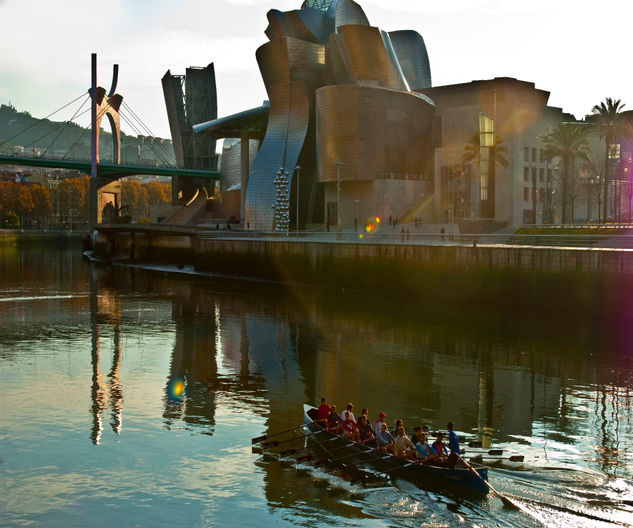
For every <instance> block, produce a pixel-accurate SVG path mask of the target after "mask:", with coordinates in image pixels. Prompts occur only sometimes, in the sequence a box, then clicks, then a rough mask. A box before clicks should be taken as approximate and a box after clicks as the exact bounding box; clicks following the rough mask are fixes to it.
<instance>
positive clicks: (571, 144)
mask: <svg viewBox="0 0 633 528" xmlns="http://www.w3.org/2000/svg"><path fill="white" fill-rule="evenodd" d="M588 132H589V129H588V128H587V127H586V126H584V125H581V124H579V123H561V124H559V125H558V127H557V128H555V129H554V130H552V131H551V132H550V133H549V134H548V135H547V136H545V137H544V138H543V146H544V148H543V157H544V158H545V159H547V160H548V161H551V160H552V159H553V158H559V159H560V162H561V166H562V167H561V182H562V189H561V191H562V197H561V199H562V202H563V203H562V213H563V223H566V222H567V202H568V201H569V196H568V195H569V176H570V169H571V167H572V165H573V163H574V161H575V160H576V159H580V160H582V161H584V162H587V163H589V161H590V154H591V150H590V148H589V142H588V141H587V133H588ZM572 221H573V219H572Z"/></svg>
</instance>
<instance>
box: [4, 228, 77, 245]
mask: <svg viewBox="0 0 633 528" xmlns="http://www.w3.org/2000/svg"><path fill="white" fill-rule="evenodd" d="M87 234H88V232H87V231H72V232H71V231H68V230H63V229H50V230H46V231H44V230H39V229H25V230H21V229H0V246H18V245H19V246H22V245H36V244H50V243H59V244H67V245H80V244H81V241H82V239H84V238H85V237H86V235H87Z"/></svg>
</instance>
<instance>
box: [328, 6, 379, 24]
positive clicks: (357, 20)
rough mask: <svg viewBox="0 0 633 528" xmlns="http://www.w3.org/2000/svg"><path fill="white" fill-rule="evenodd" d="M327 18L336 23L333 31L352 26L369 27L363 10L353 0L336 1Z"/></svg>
mask: <svg viewBox="0 0 633 528" xmlns="http://www.w3.org/2000/svg"><path fill="white" fill-rule="evenodd" d="M327 16H328V18H330V19H332V20H333V21H334V28H333V29H338V28H339V27H341V26H349V25H352V24H354V25H362V26H369V20H368V18H367V15H365V12H364V11H363V8H362V7H361V6H359V5H358V4H357V3H356V2H354V1H353V0H334V1H333V2H332V5H331V6H330V8H329V9H328V10H327Z"/></svg>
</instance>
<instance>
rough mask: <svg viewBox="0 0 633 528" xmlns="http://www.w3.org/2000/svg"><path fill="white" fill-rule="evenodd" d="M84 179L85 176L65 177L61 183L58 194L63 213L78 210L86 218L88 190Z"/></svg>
mask: <svg viewBox="0 0 633 528" xmlns="http://www.w3.org/2000/svg"><path fill="white" fill-rule="evenodd" d="M84 180H85V178H76V177H75V178H64V179H62V180H61V182H60V183H59V186H58V187H57V194H58V198H59V207H60V209H61V212H62V214H69V213H70V212H71V211H72V210H77V211H79V213H80V214H81V215H82V216H83V217H84V218H85V211H86V205H87V200H86V195H87V191H86V185H85V182H84ZM88 180H89V178H88Z"/></svg>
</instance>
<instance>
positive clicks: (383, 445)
mask: <svg viewBox="0 0 633 528" xmlns="http://www.w3.org/2000/svg"><path fill="white" fill-rule="evenodd" d="M381 414H382V413H381ZM380 423H381V425H380V431H378V432H377V433H376V447H377V448H378V449H379V450H380V451H386V452H389V453H391V452H393V436H391V433H390V432H389V431H388V430H387V424H386V423H385V422H380ZM374 425H375V424H374Z"/></svg>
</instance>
